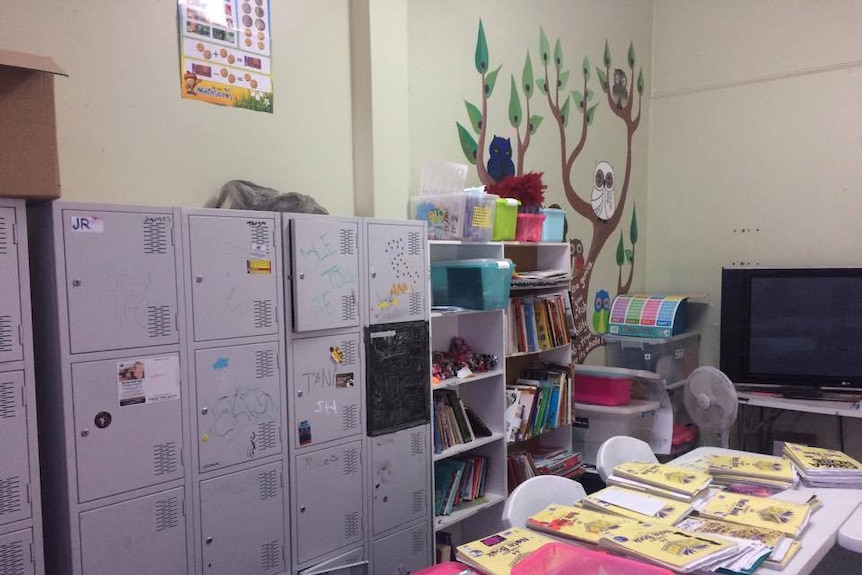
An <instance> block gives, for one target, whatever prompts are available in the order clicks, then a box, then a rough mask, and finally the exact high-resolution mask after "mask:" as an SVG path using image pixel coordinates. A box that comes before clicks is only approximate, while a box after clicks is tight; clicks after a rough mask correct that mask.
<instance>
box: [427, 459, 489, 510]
mask: <svg viewBox="0 0 862 575" xmlns="http://www.w3.org/2000/svg"><path fill="white" fill-rule="evenodd" d="M487 477H488V458H487V457H483V456H481V455H464V456H461V457H450V458H449V459H443V460H441V461H438V462H437V463H436V464H435V465H434V515H449V514H451V513H452V510H453V509H454V508H455V507H457V506H458V505H460V504H461V503H464V502H468V501H474V500H477V499H481V498H482V497H484V496H485V483H486V480H487Z"/></svg>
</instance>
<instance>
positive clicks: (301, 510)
mask: <svg viewBox="0 0 862 575" xmlns="http://www.w3.org/2000/svg"><path fill="white" fill-rule="evenodd" d="M299 512H300V513H305V505H303V506H302V507H300V508H299Z"/></svg>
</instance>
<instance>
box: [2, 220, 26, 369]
mask: <svg viewBox="0 0 862 575" xmlns="http://www.w3.org/2000/svg"><path fill="white" fill-rule="evenodd" d="M17 235H18V228H17V222H16V219H15V208H7V207H0V362H6V361H20V360H22V359H24V346H23V342H22V341H21V332H20V329H21V297H20V291H19V289H20V286H19V274H18V246H17V243H18V242H17Z"/></svg>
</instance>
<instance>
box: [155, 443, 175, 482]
mask: <svg viewBox="0 0 862 575" xmlns="http://www.w3.org/2000/svg"><path fill="white" fill-rule="evenodd" d="M178 464H179V461H178V460H177V444H176V442H175V441H169V442H168V443H159V444H156V445H154V446H153V474H154V475H156V476H159V475H168V474H170V473H175V472H176V471H177V465H178Z"/></svg>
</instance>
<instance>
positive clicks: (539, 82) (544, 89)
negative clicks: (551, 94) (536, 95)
mask: <svg viewBox="0 0 862 575" xmlns="http://www.w3.org/2000/svg"><path fill="white" fill-rule="evenodd" d="M536 87H537V88H538V89H539V92H541V94H542V95H543V96H544V95H545V94H547V93H548V86H547V84H545V79H544V78H536Z"/></svg>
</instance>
